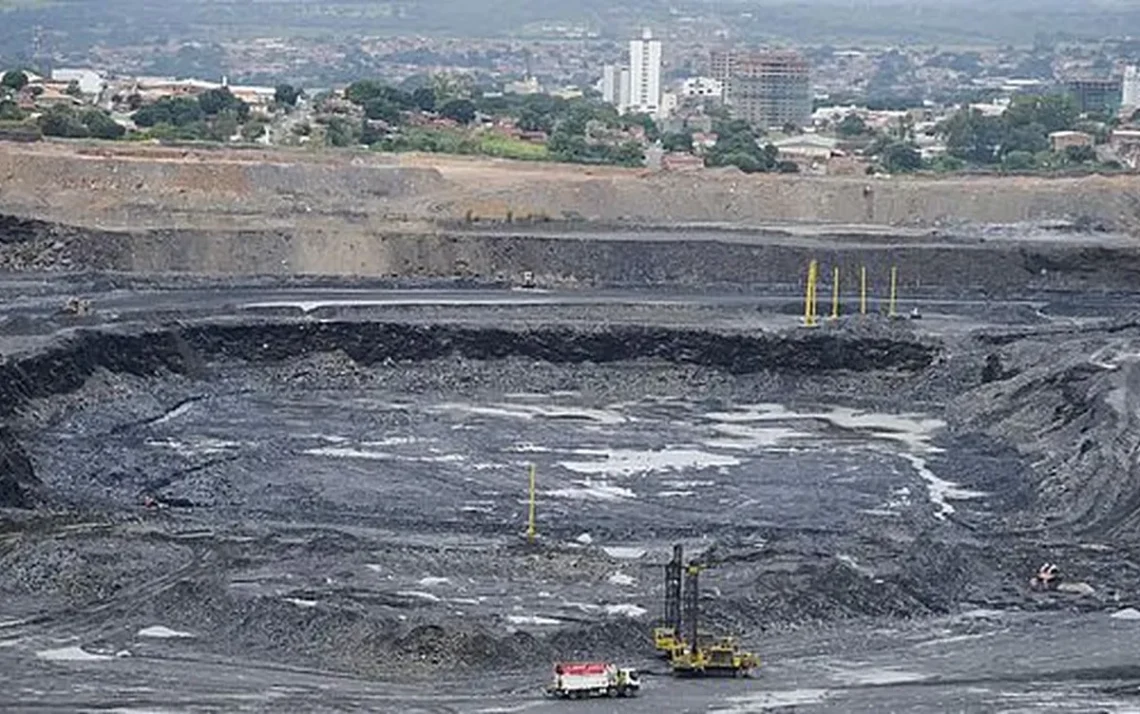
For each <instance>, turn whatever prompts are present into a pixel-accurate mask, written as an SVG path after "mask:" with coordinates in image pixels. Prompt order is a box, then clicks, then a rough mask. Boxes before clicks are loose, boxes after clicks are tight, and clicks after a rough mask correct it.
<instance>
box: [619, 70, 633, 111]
mask: <svg viewBox="0 0 1140 714" xmlns="http://www.w3.org/2000/svg"><path fill="white" fill-rule="evenodd" d="M630 101H631V99H630V79H629V68H627V67H622V70H621V73H620V74H619V75H618V101H617V107H618V111H619V112H621V113H622V114H625V113H626V112H627V111H629V105H630Z"/></svg>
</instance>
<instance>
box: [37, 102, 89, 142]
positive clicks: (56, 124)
mask: <svg viewBox="0 0 1140 714" xmlns="http://www.w3.org/2000/svg"><path fill="white" fill-rule="evenodd" d="M39 125H40V131H42V132H43V133H44V136H60V137H64V138H70V139H82V138H84V137H87V136H90V132H89V131H88V129H87V126H86V125H85V124H84V123H83V122H82V121H81V120H80V118H79V115H77V114H76V113H75V111H74V110H73V109H71V107H67V106H64V105H62V104H59V105H56V106H54V107H51V108H49V109H48V110H47V111H45V112H44V113H43V114H41V115H40V117H39Z"/></svg>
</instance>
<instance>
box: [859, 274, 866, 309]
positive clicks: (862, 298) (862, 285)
mask: <svg viewBox="0 0 1140 714" xmlns="http://www.w3.org/2000/svg"><path fill="white" fill-rule="evenodd" d="M859 314H860V315H866V314H867V266H866V265H864V266H863V267H862V269H861V270H860V271H859Z"/></svg>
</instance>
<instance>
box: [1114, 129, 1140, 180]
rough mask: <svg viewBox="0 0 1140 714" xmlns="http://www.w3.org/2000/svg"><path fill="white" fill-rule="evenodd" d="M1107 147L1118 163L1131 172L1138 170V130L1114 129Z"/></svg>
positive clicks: (1139, 154)
mask: <svg viewBox="0 0 1140 714" xmlns="http://www.w3.org/2000/svg"><path fill="white" fill-rule="evenodd" d="M1108 145H1109V148H1110V149H1112V152H1113V153H1114V154H1115V155H1116V157H1117V158H1118V159H1119V160H1120V163H1122V164H1124V165H1125V166H1127V167H1128V168H1130V169H1132V170H1133V171H1136V170H1140V129H1116V130H1114V131H1113V132H1112V136H1110V137H1109V140H1108Z"/></svg>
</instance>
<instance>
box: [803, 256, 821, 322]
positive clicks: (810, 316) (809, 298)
mask: <svg viewBox="0 0 1140 714" xmlns="http://www.w3.org/2000/svg"><path fill="white" fill-rule="evenodd" d="M818 270H819V265H818V263H816V261H814V260H813V261H811V262H810V263H808V274H807V285H806V286H805V288H804V326H805V327H814V326H815V315H816V311H815V283H816V271H818Z"/></svg>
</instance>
